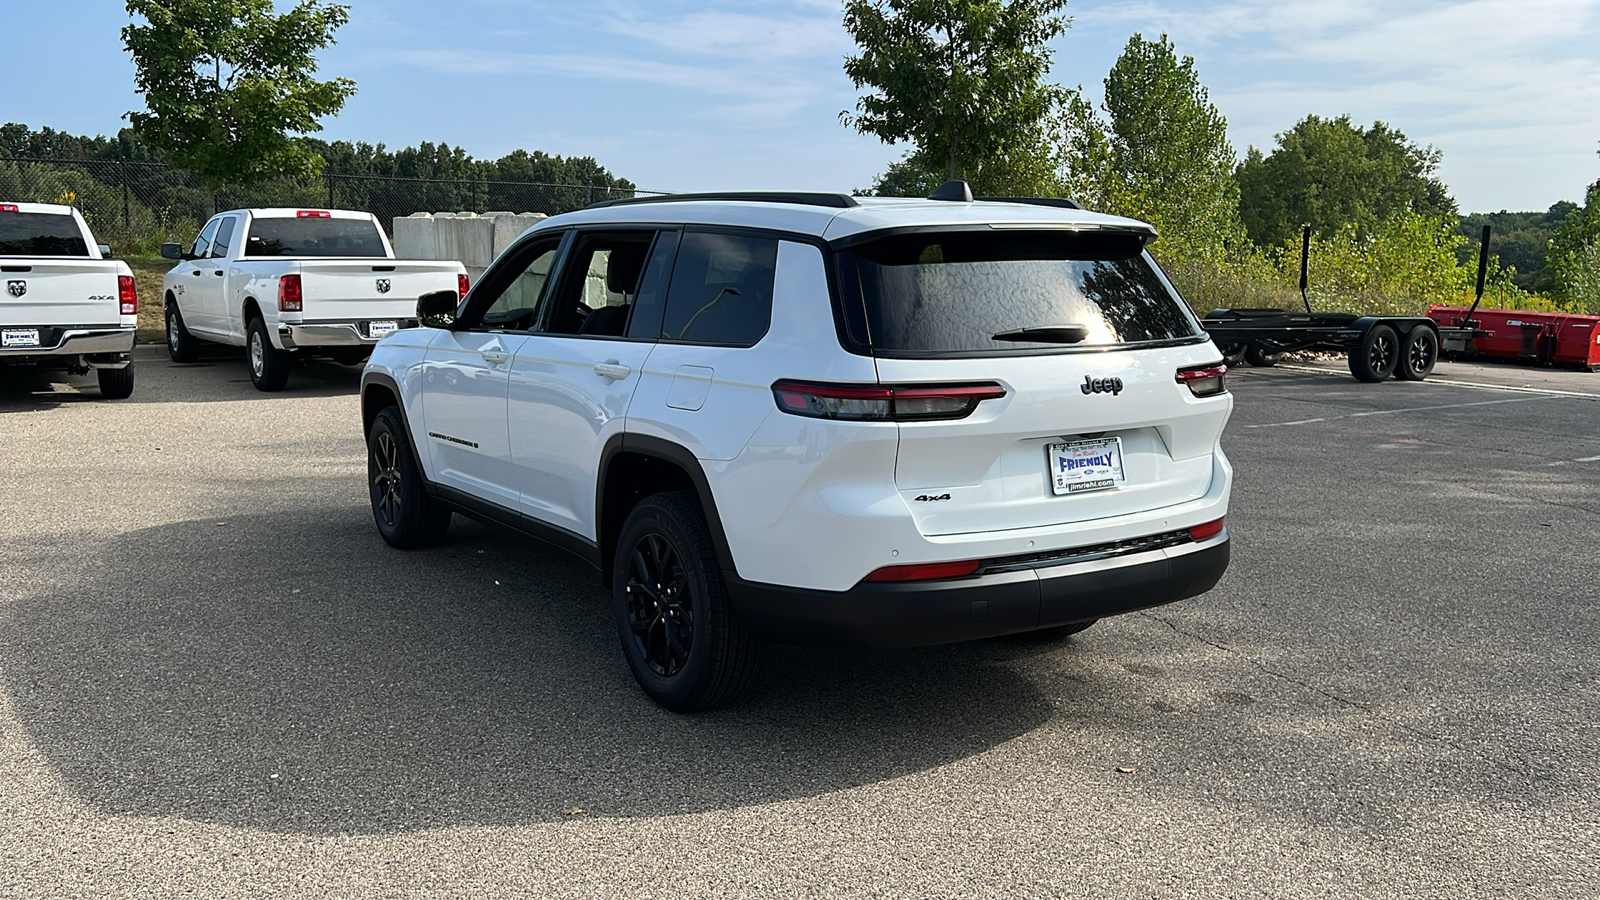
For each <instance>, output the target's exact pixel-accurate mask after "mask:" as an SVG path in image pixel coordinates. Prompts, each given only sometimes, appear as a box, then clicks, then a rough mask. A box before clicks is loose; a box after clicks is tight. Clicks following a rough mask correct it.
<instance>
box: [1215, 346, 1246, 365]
mask: <svg viewBox="0 0 1600 900" xmlns="http://www.w3.org/2000/svg"><path fill="white" fill-rule="evenodd" d="M1217 349H1218V350H1221V351H1222V362H1223V364H1224V365H1226V366H1227V367H1228V368H1230V369H1237V368H1239V366H1241V365H1243V364H1244V354H1245V351H1246V350H1248V349H1250V345H1248V344H1222V345H1221V346H1219V347H1217Z"/></svg>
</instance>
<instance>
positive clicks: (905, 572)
mask: <svg viewBox="0 0 1600 900" xmlns="http://www.w3.org/2000/svg"><path fill="white" fill-rule="evenodd" d="M978 565H979V562H978V560H975V559H967V560H962V561H961V562H942V563H912V564H910V565H904V566H884V567H883V568H881V569H879V570H878V571H876V572H873V573H872V574H871V575H868V576H867V577H866V578H865V579H864V580H866V581H874V582H878V583H883V582H900V581H936V580H938V579H940V578H960V577H962V576H963V575H971V574H972V573H973V572H976V571H978Z"/></svg>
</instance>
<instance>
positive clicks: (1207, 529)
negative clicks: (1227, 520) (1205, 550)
mask: <svg viewBox="0 0 1600 900" xmlns="http://www.w3.org/2000/svg"><path fill="white" fill-rule="evenodd" d="M1222 522H1223V520H1222V519H1218V520H1216V521H1215V522H1207V523H1205V524H1204V525H1196V526H1194V527H1193V528H1191V529H1189V539H1190V540H1192V541H1203V540H1205V539H1206V538H1209V537H1216V536H1217V535H1219V534H1221V533H1222Z"/></svg>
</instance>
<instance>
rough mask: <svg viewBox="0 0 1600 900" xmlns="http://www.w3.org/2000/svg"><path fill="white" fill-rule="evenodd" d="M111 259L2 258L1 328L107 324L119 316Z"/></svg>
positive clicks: (117, 267) (116, 271) (117, 266)
mask: <svg viewBox="0 0 1600 900" xmlns="http://www.w3.org/2000/svg"><path fill="white" fill-rule="evenodd" d="M120 265H121V264H119V263H117V262H116V261H114V260H99V259H27V260H21V259H9V260H0V279H3V280H4V282H5V284H4V290H3V291H0V325H6V326H14V325H25V326H34V325H109V326H115V325H117V324H118V322H119V321H120V318H121V306H120V304H119V303H118V300H117V275H118V274H119V272H120V271H122V270H121V268H120Z"/></svg>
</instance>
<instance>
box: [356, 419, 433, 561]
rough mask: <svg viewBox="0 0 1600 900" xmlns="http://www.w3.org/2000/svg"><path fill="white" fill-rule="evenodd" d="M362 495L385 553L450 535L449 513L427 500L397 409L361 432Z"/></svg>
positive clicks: (428, 542) (431, 544) (412, 548)
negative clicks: (368, 501) (364, 444)
mask: <svg viewBox="0 0 1600 900" xmlns="http://www.w3.org/2000/svg"><path fill="white" fill-rule="evenodd" d="M367 493H368V495H369V496H370V497H371V499H372V519H373V521H374V522H376V523H377V525H378V534H380V535H382V536H383V539H384V541H385V542H387V543H388V544H389V546H391V547H394V548H396V549H399V550H418V549H421V548H423V547H432V546H433V545H435V544H437V543H439V542H440V541H442V540H444V535H445V532H446V531H449V530H450V510H449V509H447V508H445V507H444V506H441V505H440V504H439V502H438V501H436V500H434V499H433V498H432V497H430V496H428V491H427V487H426V486H425V485H424V484H423V482H422V467H421V466H419V465H417V455H416V452H415V451H414V450H413V449H412V446H411V436H410V435H409V434H407V433H406V426H405V420H404V419H403V418H401V416H400V409H399V407H396V406H390V407H385V408H384V409H383V410H381V411H380V412H379V413H378V415H377V417H376V418H375V419H373V420H372V428H371V429H370V430H369V431H368V432H367Z"/></svg>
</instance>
